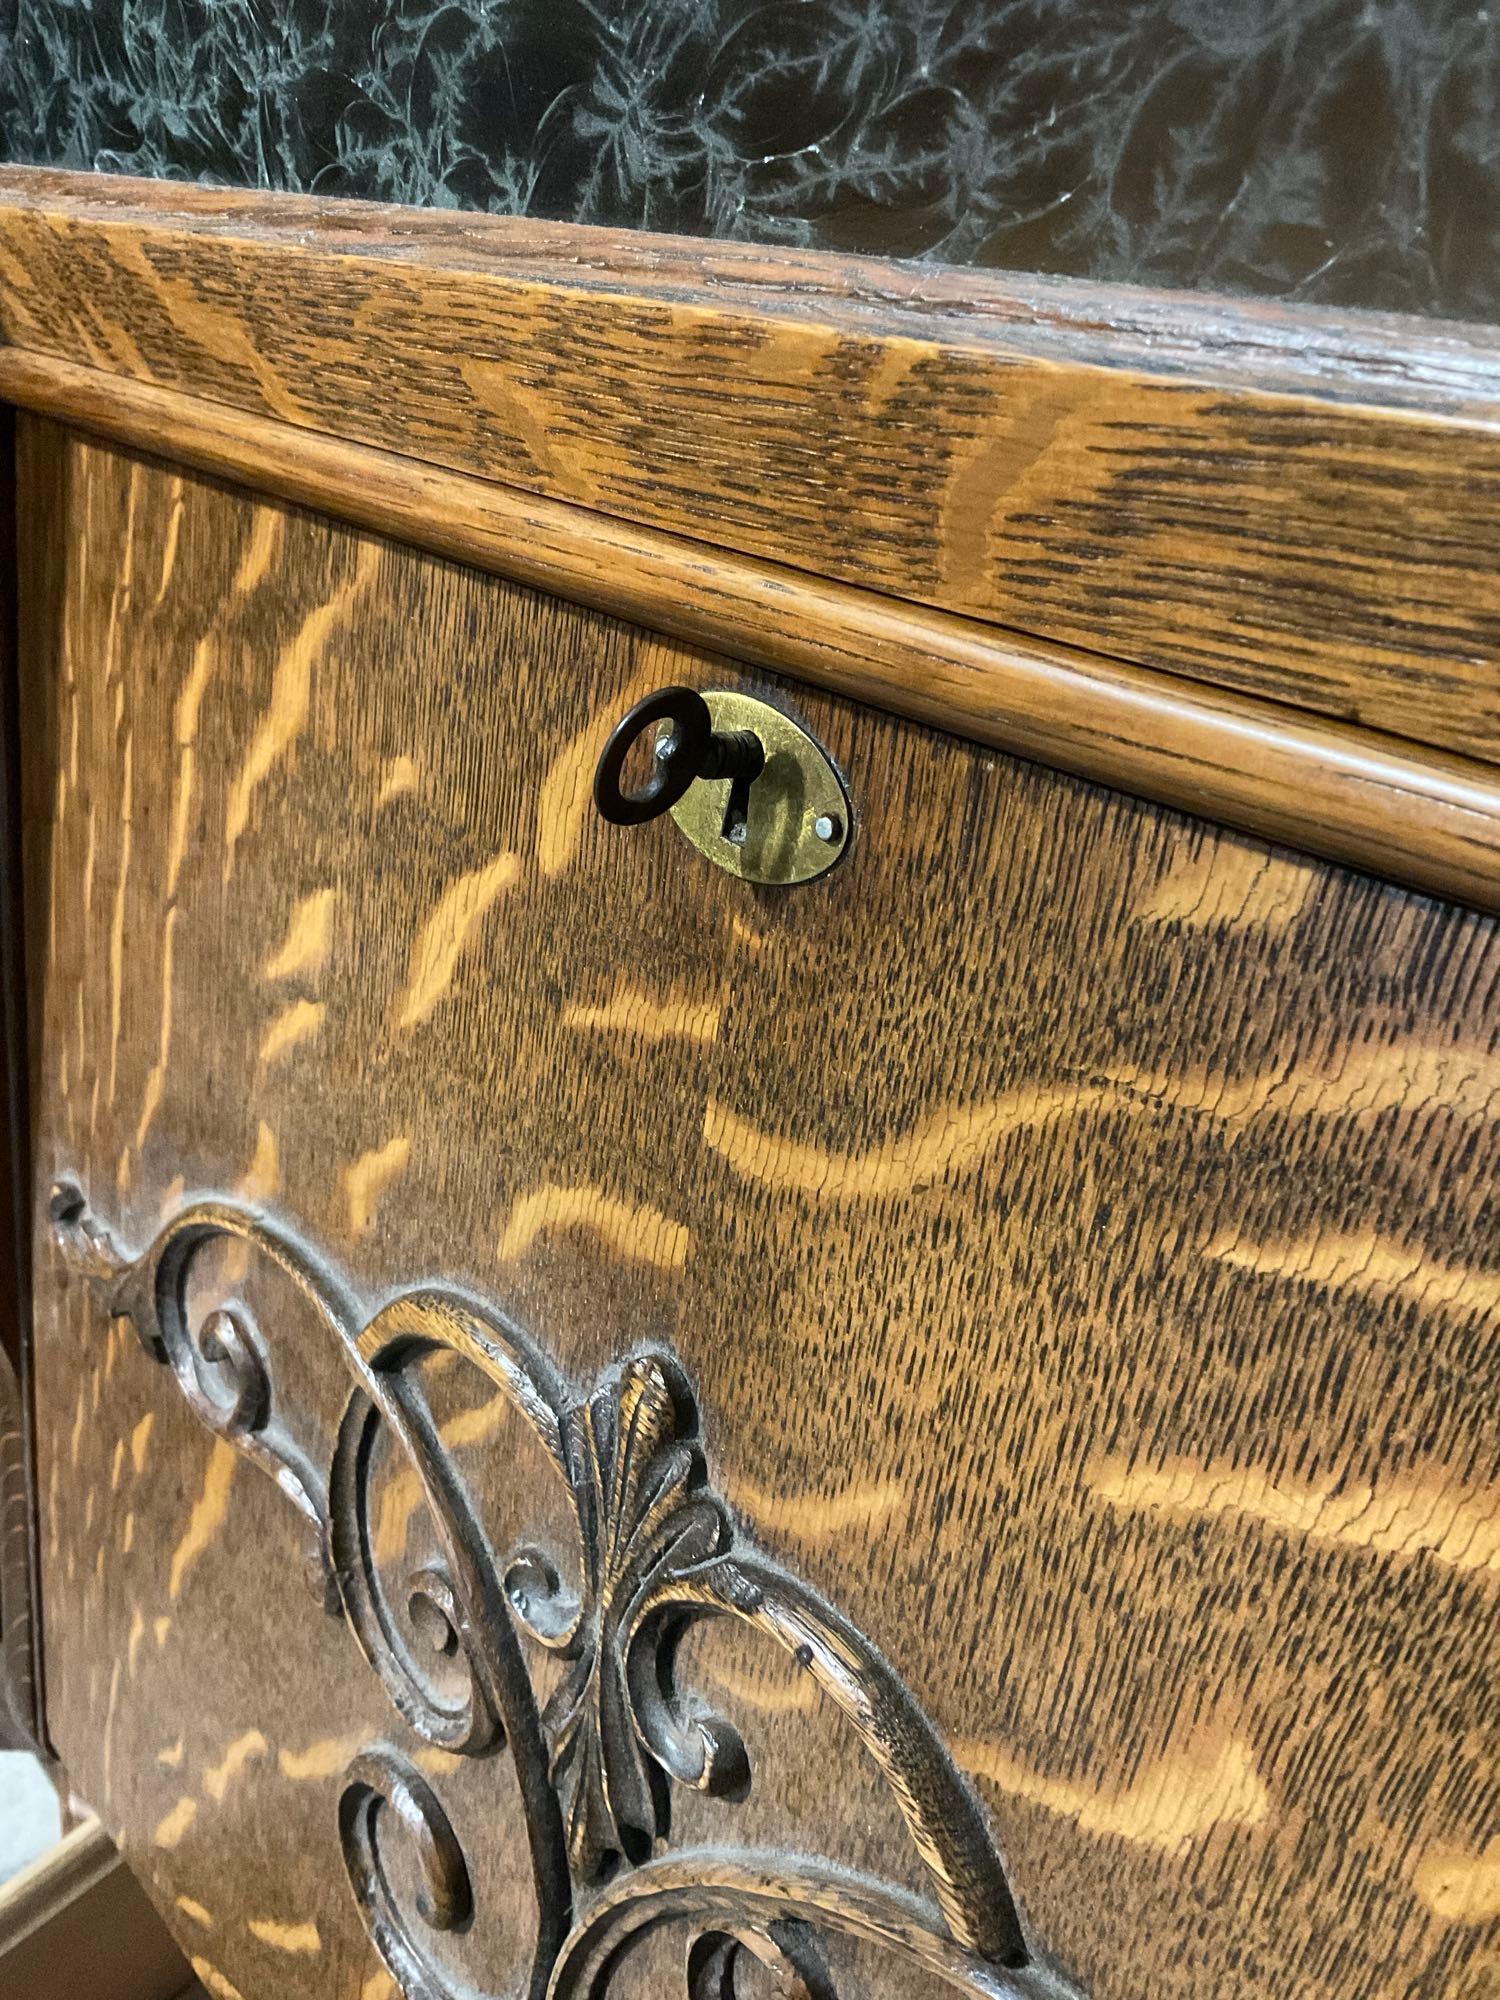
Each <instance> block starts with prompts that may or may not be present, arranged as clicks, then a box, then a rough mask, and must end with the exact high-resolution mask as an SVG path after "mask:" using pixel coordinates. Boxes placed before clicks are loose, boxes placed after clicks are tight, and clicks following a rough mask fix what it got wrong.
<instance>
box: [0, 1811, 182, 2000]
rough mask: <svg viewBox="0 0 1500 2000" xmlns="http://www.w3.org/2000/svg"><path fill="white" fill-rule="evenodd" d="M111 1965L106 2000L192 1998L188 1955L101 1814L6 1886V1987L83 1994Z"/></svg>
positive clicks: (0, 1949)
mask: <svg viewBox="0 0 1500 2000" xmlns="http://www.w3.org/2000/svg"><path fill="white" fill-rule="evenodd" d="M81 1952H83V1953H87V1954H88V1959H89V1961H90V1966H89V1969H90V1970H92V1971H93V1972H94V1973H95V1974H97V1973H98V1972H99V1970H100V1969H101V1967H102V1966H103V1965H108V1967H109V1974H110V1984H109V1987H108V1989H107V2000H186V1996H188V1995H191V1994H192V1993H193V1992H194V1991H195V1990H196V1989H195V1987H194V1985H193V1983H192V1978H191V1975H190V1973H189V1970H188V1966H187V1963H186V1961H185V1960H184V1959H183V1957H182V1955H181V1953H180V1952H179V1951H178V1949H177V1947H176V1945H175V1944H174V1943H173V1942H172V1939H171V1936H170V1935H169V1933H168V1931H167V1929H166V1926H165V1925H164V1924H163V1923H162V1921H161V1918H160V1917H159V1916H158V1915H157V1913H156V1911H155V1910H154V1909H153V1908H152V1906H151V1903H150V1900H149V1899H148V1897H147V1896H146V1894H145V1891H144V1890H143V1889H142V1888H141V1887H140V1885H139V1883H138V1882H137V1881H136V1879H135V1877H134V1876H133V1875H132V1874H131V1872H130V1870H129V1868H128V1867H127V1866H126V1865H125V1862H124V1860H123V1859H122V1858H121V1856H120V1853H119V1850H118V1849H117V1848H116V1847H115V1845H114V1843H113V1841H112V1840H111V1839H110V1837H109V1835H108V1834H107V1833H106V1832H105V1830H104V1828H103V1827H102V1826H101V1825H100V1824H99V1822H98V1821H97V1820H86V1821H85V1822H84V1823H83V1825H81V1826H77V1827H75V1828H74V1829H73V1831H72V1832H71V1833H68V1834H64V1836H63V1838H62V1839H61V1840H60V1841H59V1842H58V1843H57V1844H56V1846H54V1847H51V1848H49V1849H48V1851H47V1852H46V1853H45V1854H44V1855H42V1856H41V1857H40V1858H39V1859H38V1860H37V1861H35V1862H33V1863H32V1865H31V1866H30V1867H29V1868H27V1869H24V1870H23V1871H22V1872H21V1874H19V1875H17V1876H15V1877H14V1878H13V1879H12V1880H11V1881H9V1882H7V1883H5V1884H4V1885H3V1886H0V1992H4V1993H6V1994H12V1993H13V1994H15V1995H16V1996H17V2000H21V1996H22V1995H24V1996H25V2000H80V1996H82V1995H93V1994H95V1993H99V1994H100V1996H101V2000H104V1994H105V1990H104V1989H101V1988H98V1987H96V1986H94V1985H93V1984H91V1983H86V1982H85V1981H84V1980H83V1979H82V1977H81V1974H82V1972H83V1969H84V1968H83V1964H82V1962H81V1959H80V1953H81Z"/></svg>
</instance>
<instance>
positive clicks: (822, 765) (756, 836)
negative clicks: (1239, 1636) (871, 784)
mask: <svg viewBox="0 0 1500 2000" xmlns="http://www.w3.org/2000/svg"><path fill="white" fill-rule="evenodd" d="M703 699H704V700H705V701H706V702H707V703H708V707H709V713H710V714H711V715H712V716H713V719H714V728H715V729H717V730H729V729H753V730H754V731H755V734H756V735H757V736H758V737H759V738H760V740H761V742H762V744H763V745H764V746H765V752H766V762H765V768H764V770H763V771H762V772H761V774H760V776H759V777H758V778H757V779H756V781H755V783H754V784H753V785H752V786H751V787H750V811H749V816H748V823H747V824H746V826H745V828H744V835H745V837H744V839H743V841H741V842H735V841H732V840H728V839H726V838H725V836H724V810H725V807H726V806H727V805H728V803H729V780H728V779H727V778H721V779H718V780H715V781H710V780H708V779H706V778H700V779H699V780H698V781H697V783H696V784H694V785H691V786H689V788H688V790H687V792H686V794H685V795H684V797H682V798H681V799H679V800H678V802H677V804H676V805H675V806H673V808H672V817H673V819H674V820H676V822H677V824H678V826H679V827H680V828H681V830H682V831H683V833H685V834H686V835H687V837H688V839H689V840H690V841H691V842H692V843H693V845H694V847H696V848H697V850H698V852H699V853H700V854H704V855H707V857H708V859H709V860H710V861H712V862H713V863H714V864H715V866H716V867H719V868H724V869H727V870H728V872H729V873H730V874H731V875H738V876H739V877H740V879H741V880H742V881H745V882H764V883H771V884H777V885H781V886H786V885H789V884H791V883H793V882H811V881H812V879H813V878H814V876H817V875H822V874H823V873H825V872H826V870H828V869H830V868H831V867H832V866H833V864H834V862H835V861H837V860H838V858H839V856H840V855H841V854H842V853H843V852H844V849H845V848H846V847H847V846H848V845H849V834H850V824H849V800H848V797H847V795H846V794H845V791H844V787H843V784H842V782H841V780H840V778H839V774H838V772H837V771H836V770H835V769H834V768H833V765H832V764H831V763H830V762H829V760H828V757H827V755H826V753H825V752H824V750H823V749H822V747H821V745H820V744H817V743H815V742H814V741H813V739H812V737H810V736H809V735H808V733H807V731H806V730H805V729H802V728H799V726H798V725H797V724H796V723H795V722H793V721H792V719H791V717H790V716H789V715H783V714H782V713H781V710H780V709H779V708H772V707H771V705H770V704H769V702H764V701H757V700H756V699H755V697H754V696H753V695H748V694H728V693H725V694H717V693H712V692H710V691H709V690H708V689H707V688H705V689H704V691H703Z"/></svg>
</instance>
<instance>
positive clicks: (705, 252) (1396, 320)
mask: <svg viewBox="0 0 1500 2000" xmlns="http://www.w3.org/2000/svg"><path fill="white" fill-rule="evenodd" d="M0 205H14V206H19V207H25V208H33V209H37V210H49V209H54V208H58V207H62V208H65V209H66V210H68V211H69V212H71V213H73V214H74V215H76V216H77V217H78V218H79V219H80V220H87V219H89V218H90V217H94V218H106V217H107V218H109V219H112V220H114V221H117V222H129V223H136V224H139V225H141V226H143V227H150V226H153V225H157V226H159V225H160V224H161V223H162V222H163V221H164V220H166V219H170V221H171V222H172V224H173V225H174V226H177V227H180V228H182V229H183V230H185V231H187V232H189V233H194V234H200V235H233V236H239V237H244V238H247V239H249V240H254V241H258V242H262V243H267V244H272V243H274V244H275V245H276V246H277V247H279V248H282V249H285V250H287V251H288V252H289V253H291V254H295V255H301V256H305V257H339V256H370V255H381V256H388V257H399V259H400V261H401V262H402V263H403V264H411V265H414V266H420V267H426V268H428V269H441V270H446V271H469V272H473V273H476V274H479V273H488V274H491V275H495V276H503V277H506V278H510V279H512V280H515V281H518V282H521V281H532V282H536V283H545V284H548V285H558V286H562V287H566V288H571V289H573V290H576V291H580V292H582V291H597V290H603V291H612V292H615V293H617V294H620V295H625V294H629V295H630V296H632V297H635V298H646V299H649V298H652V297H656V298H659V299H661V300H663V301H667V302H671V303H674V304H681V303H686V302H691V301H693V300H694V299H695V298H697V299H702V300H704V301H707V300H708V299H709V298H710V297H711V298H712V300H713V301H714V303H715V304H723V303H726V302H729V301H737V302H739V303H742V304H745V305H747V306H752V307H753V308H754V310H755V311H757V312H760V313H766V314H770V315H773V316H776V317H781V318H787V319H800V320H817V321H824V320H826V319H828V318H829V317H830V316H831V315H832V316H836V317H838V318H841V319H843V318H850V319H854V320H858V321H859V322H861V323H863V324H866V325H868V326H870V327H871V328H872V329H874V330H877V331H879V332H880V333H882V334H884V335H887V336H889V337H900V336H902V335H905V336H906V337H908V338H912V339H919V338H926V339H931V338H933V337H935V336H936V337H941V338H942V339H944V340H945V341H946V342H949V343H952V344H954V345H959V346H969V347H972V348H973V349H975V350H976V351H983V350H986V349H988V350H1002V351H1007V352H1014V353H1017V354H1027V355H1030V356H1033V357H1037V358H1041V359H1044V360H1048V361H1053V362H1056V361H1063V360H1066V361H1072V362H1074V363H1077V364H1079V365H1082V366H1087V367H1090V368H1103V369H1110V368H1129V369H1142V370H1145V371H1147V372H1149V373H1152V374H1157V375H1162V376H1168V377H1173V376H1176V377H1185V378H1188V379H1191V380H1192V381H1193V382H1194V383H1197V384H1200V385H1210V386H1212V385H1218V386H1220V387H1223V388H1225V389H1234V388H1240V389H1250V390H1259V391H1285V392H1289V393H1294V394H1295V393H1299V392H1300V393H1311V394H1315V395H1317V396H1319V397H1320V398H1326V399H1327V400H1329V401H1332V402H1339V403H1373V404H1380V405H1384V406H1386V407H1389V408H1392V409H1403V408H1404V409H1412V410H1417V411H1420V412H1423V413H1425V414H1432V413H1434V412H1443V411H1447V412H1450V413H1454V414H1458V415H1462V416H1464V417H1465V418H1468V419H1474V418H1476V417H1483V418H1486V419H1488V420H1491V421H1494V422H1497V423H1500V328H1496V327H1491V326H1486V325H1483V324H1480V323H1478V322H1472V321H1461V320H1436V319H1429V318H1422V317H1420V316H1418V315H1415V314H1408V313H1393V312H1369V311H1353V310H1340V309H1337V308H1331V307H1318V306H1303V305H1296V306H1289V305H1286V304H1283V303H1281V302H1279V301H1276V300H1268V299H1248V298H1234V297H1230V296H1228V295H1224V294H1219V293H1208V292H1185V291H1172V290H1167V289H1162V288H1158V287H1152V286H1146V285H1134V284H1123V283H1122V284H1100V283H1097V282H1094V281H1090V280H1085V279H1078V278H1064V277H1054V276H1050V275H1046V274H1038V273H1029V272H1020V271H1003V272H997V271H990V270H983V269H976V268H973V267H970V266H961V267H959V266H951V265H943V264H928V263H920V262H915V261H911V260H903V259H896V258H881V257H873V256H862V255H853V254H843V253H833V252H829V251H822V250H804V249H799V248H797V247H795V246H792V245H785V244H777V245H775V246H774V247H771V248H762V247H760V246H758V245H756V244H753V243H743V242H735V241H726V240H723V239H715V238H700V237H688V236H671V235H663V234H661V233H659V232H657V231H653V230H644V229H610V228H602V227H599V226H597V225H593V224H589V223H574V222H547V221H541V220H538V219H536V218H533V217H531V216H512V215H488V214H483V213H478V212H474V211H470V210H443V209H430V208H412V207H406V206H403V205H401V204H399V203H390V202H370V201H353V200H346V199H343V198H339V199H337V200H329V199H326V198H323V197H319V196H314V195H302V194H293V193H285V192H281V191H277V192H276V193H275V194H268V193H267V192H266V191H264V190H257V189H241V188H224V187H209V186H202V185H199V184H198V183H195V182H183V181H170V182H163V181H152V180H146V179H142V178H140V177H138V176H133V175H125V174H93V173H80V172H78V171H76V170H73V169H69V168H58V167H33V166H22V165H13V164H0Z"/></svg>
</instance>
